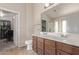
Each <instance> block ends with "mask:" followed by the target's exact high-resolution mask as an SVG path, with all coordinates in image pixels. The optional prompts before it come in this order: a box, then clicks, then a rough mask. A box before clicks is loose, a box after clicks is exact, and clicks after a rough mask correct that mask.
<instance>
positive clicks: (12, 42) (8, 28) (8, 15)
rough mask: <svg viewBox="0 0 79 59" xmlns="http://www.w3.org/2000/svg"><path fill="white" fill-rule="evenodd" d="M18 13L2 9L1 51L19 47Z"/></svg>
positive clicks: (0, 20) (0, 24) (0, 11)
mask: <svg viewBox="0 0 79 59" xmlns="http://www.w3.org/2000/svg"><path fill="white" fill-rule="evenodd" d="M18 15H19V14H18V13H17V12H14V11H12V10H8V9H4V8H1V9H0V51H2V50H6V49H11V48H14V47H16V46H18V36H19V35H18V34H19V33H18V32H19V31H18V28H19V27H18V26H19V24H18V20H19V18H18Z"/></svg>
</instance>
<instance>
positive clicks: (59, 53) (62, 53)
mask: <svg viewBox="0 0 79 59" xmlns="http://www.w3.org/2000/svg"><path fill="white" fill-rule="evenodd" d="M57 55H70V54H69V53H66V52H63V51H61V50H57Z"/></svg>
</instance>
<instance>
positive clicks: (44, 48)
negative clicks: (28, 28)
mask: <svg viewBox="0 0 79 59" xmlns="http://www.w3.org/2000/svg"><path fill="white" fill-rule="evenodd" d="M32 45H33V46H32V48H33V50H34V51H35V52H36V53H37V54H39V55H79V47H77V46H73V45H69V44H66V43H62V42H58V41H54V40H50V39H46V38H41V37H37V36H33V41H32Z"/></svg>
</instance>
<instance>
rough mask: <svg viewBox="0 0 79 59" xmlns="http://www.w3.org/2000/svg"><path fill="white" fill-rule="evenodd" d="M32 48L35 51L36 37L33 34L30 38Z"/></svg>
mask: <svg viewBox="0 0 79 59" xmlns="http://www.w3.org/2000/svg"><path fill="white" fill-rule="evenodd" d="M32 49H33V50H34V51H35V52H37V37H36V36H33V39H32Z"/></svg>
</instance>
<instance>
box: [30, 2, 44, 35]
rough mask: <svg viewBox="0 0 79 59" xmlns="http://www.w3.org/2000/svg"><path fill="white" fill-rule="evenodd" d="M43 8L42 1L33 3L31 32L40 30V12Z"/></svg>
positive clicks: (37, 32) (36, 32) (34, 32)
mask: <svg viewBox="0 0 79 59" xmlns="http://www.w3.org/2000/svg"><path fill="white" fill-rule="evenodd" d="M43 9H44V4H43V3H36V4H33V22H32V33H33V34H39V32H40V31H41V12H42V10H43Z"/></svg>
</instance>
